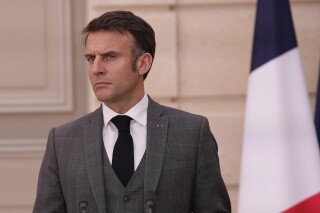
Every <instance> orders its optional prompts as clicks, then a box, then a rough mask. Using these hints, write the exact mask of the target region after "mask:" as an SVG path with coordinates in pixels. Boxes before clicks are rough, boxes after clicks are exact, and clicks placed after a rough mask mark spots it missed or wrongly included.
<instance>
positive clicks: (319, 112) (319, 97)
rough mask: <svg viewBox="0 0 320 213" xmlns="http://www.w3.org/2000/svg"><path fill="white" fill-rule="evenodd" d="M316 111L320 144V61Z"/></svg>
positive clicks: (319, 141) (315, 119)
mask: <svg viewBox="0 0 320 213" xmlns="http://www.w3.org/2000/svg"><path fill="white" fill-rule="evenodd" d="M316 98H317V99H316V112H315V118H314V121H315V126H316V132H317V137H318V143H319V146H320V63H319V73H318V91H317V97H316Z"/></svg>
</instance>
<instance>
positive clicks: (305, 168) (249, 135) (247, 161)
mask: <svg viewBox="0 0 320 213" xmlns="http://www.w3.org/2000/svg"><path fill="white" fill-rule="evenodd" d="M238 212H239V213H278V212H283V213H319V212H320V152H319V147H318V142H317V136H316V131H315V126H314V122H313V116H312V113H311V108H310V103H309V97H308V93H307V89H306V85H305V80H304V74H303V70H302V65H301V61H300V55H299V50H298V46H297V40H296V37H295V31H294V26H293V21H292V16H291V11H290V5H289V1H288V0H258V3H257V12H256V23H255V31H254V42H253V51H252V63H251V72H250V75H249V79H248V92H247V100H246V112H245V124H244V141H243V152H242V162H241V176H240V189H239V205H238Z"/></svg>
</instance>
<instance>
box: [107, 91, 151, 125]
mask: <svg viewBox="0 0 320 213" xmlns="http://www.w3.org/2000/svg"><path fill="white" fill-rule="evenodd" d="M148 104H149V99H148V96H147V94H144V96H143V98H142V99H141V101H140V102H139V103H137V104H136V105H135V106H133V107H132V108H131V109H130V110H129V111H128V112H126V113H125V114H123V115H127V116H130V117H131V118H132V119H133V120H134V121H136V122H138V123H139V124H140V125H142V126H147V110H148ZM102 112H103V121H104V125H107V124H108V123H109V121H110V120H111V119H112V118H113V117H115V116H117V115H120V114H119V113H116V112H115V111H113V110H112V109H110V108H109V107H107V106H106V105H105V104H104V103H102Z"/></svg>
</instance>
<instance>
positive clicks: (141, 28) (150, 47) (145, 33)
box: [82, 11, 156, 79]
mask: <svg viewBox="0 0 320 213" xmlns="http://www.w3.org/2000/svg"><path fill="white" fill-rule="evenodd" d="M97 31H117V32H120V33H122V34H124V33H130V34H131V35H132V36H133V38H134V42H135V46H134V47H133V49H132V66H133V70H135V67H136V62H137V59H138V57H139V56H141V55H142V54H143V53H150V54H151V56H152V58H154V55H155V49H156V41H155V34H154V31H153V29H152V27H151V26H150V25H149V24H148V23H147V22H146V21H145V20H143V19H142V18H140V17H139V16H136V15H134V14H133V13H132V12H130V11H111V12H106V13H104V14H102V15H101V16H99V17H97V18H95V19H93V20H92V21H90V22H89V24H88V25H87V26H86V27H85V28H84V29H83V30H82V33H84V34H86V38H85V42H87V38H88V35H89V34H90V32H97ZM148 73H149V71H148V72H147V73H145V74H144V76H143V78H144V79H146V77H147V75H148Z"/></svg>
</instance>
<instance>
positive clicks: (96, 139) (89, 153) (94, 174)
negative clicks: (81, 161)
mask: <svg viewBox="0 0 320 213" xmlns="http://www.w3.org/2000/svg"><path fill="white" fill-rule="evenodd" d="M89 120H90V121H89V123H88V125H86V126H84V128H83V131H84V156H85V162H86V168H87V171H88V177H89V182H90V185H91V188H92V192H93V196H94V198H95V200H96V202H97V205H98V209H99V212H103V213H104V212H106V204H105V191H104V178H103V167H102V165H103V164H102V148H103V144H102V126H103V116H102V109H101V107H100V108H99V109H97V110H96V111H95V112H93V113H92V115H91V117H90V118H89Z"/></svg>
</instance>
